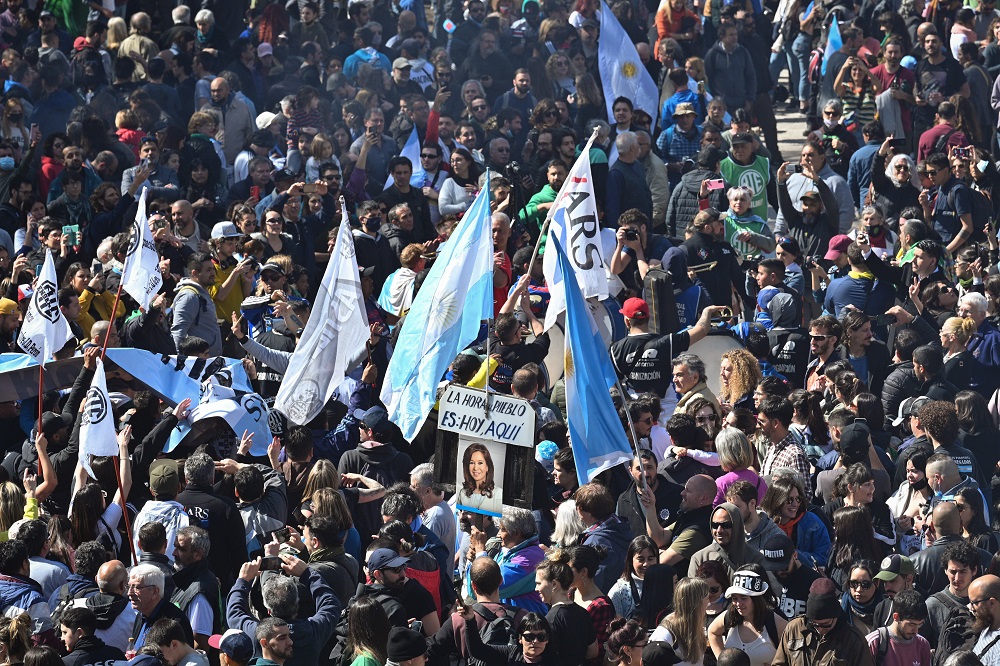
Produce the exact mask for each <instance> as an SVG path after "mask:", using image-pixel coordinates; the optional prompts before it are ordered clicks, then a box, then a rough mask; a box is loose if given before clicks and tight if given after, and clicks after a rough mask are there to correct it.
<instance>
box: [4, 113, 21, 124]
mask: <svg viewBox="0 0 1000 666" xmlns="http://www.w3.org/2000/svg"><path fill="white" fill-rule="evenodd" d="M7 117H8V118H10V122H12V123H19V122H21V119H22V118H24V114H21V113H12V114H10V115H9V116H7Z"/></svg>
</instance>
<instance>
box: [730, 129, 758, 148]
mask: <svg viewBox="0 0 1000 666" xmlns="http://www.w3.org/2000/svg"><path fill="white" fill-rule="evenodd" d="M741 143H753V137H752V136H750V134H749V133H747V132H739V133H737V134H734V135H733V136H732V137H730V139H729V145H730V146H738V145H740V144H741Z"/></svg>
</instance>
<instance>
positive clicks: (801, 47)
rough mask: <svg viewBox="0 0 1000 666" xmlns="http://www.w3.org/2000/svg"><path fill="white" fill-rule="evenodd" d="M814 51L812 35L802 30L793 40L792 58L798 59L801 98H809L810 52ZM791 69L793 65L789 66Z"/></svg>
mask: <svg viewBox="0 0 1000 666" xmlns="http://www.w3.org/2000/svg"><path fill="white" fill-rule="evenodd" d="M811 52H812V35H807V34H805V33H804V32H800V33H799V34H798V36H796V37H795V41H794V42H792V56H791V57H789V60H791V59H792V58H795V59H797V60H798V61H799V62H798V70H799V95H798V97H799V99H800V100H807V99H809V54H810V53H811ZM789 69H791V67H789Z"/></svg>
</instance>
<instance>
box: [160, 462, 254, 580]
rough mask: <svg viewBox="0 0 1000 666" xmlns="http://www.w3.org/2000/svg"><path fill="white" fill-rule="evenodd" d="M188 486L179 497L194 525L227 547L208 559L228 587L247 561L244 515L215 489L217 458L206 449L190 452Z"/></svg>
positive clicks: (214, 551)
mask: <svg viewBox="0 0 1000 666" xmlns="http://www.w3.org/2000/svg"><path fill="white" fill-rule="evenodd" d="M184 480H185V486H184V490H183V491H182V492H181V493H180V494H179V495H178V496H177V501H178V502H180V503H181V504H183V505H184V510H185V511H186V512H187V515H188V521H189V523H190V524H191V525H194V526H196V527H200V528H202V529H205V530H207V531H208V538H209V540H210V541H211V542H213V543H216V544H225V547H218V548H212V549H210V550H208V552H207V555H208V562H209V565H210V566H211V569H212V572H213V573H214V574H215V575H216V576H218V578H219V585H220V586H221V587H222V589H226V590H228V589H229V588H230V587H232V586H233V583H234V582H236V577H237V576H238V575H239V573H240V566H242V565H243V563H244V562H246V561H247V551H246V548H245V547H244V548H240V547H239V545H234V544H240V543H243V542H245V541H246V538H245V531H244V525H243V518H242V517H241V516H240V510H239V508H237V506H236V503H235V502H233V501H232V500H231V499H229V498H228V497H225V496H223V495H220V494H218V493H216V492H215V490H214V489H213V487H212V486H213V484H214V483H215V461H214V460H212V458H211V457H210V456H209V455H208V454H207V453H204V452H203V451H199V452H197V453H193V454H192V455H190V456H188V459H187V460H186V461H185V463H184Z"/></svg>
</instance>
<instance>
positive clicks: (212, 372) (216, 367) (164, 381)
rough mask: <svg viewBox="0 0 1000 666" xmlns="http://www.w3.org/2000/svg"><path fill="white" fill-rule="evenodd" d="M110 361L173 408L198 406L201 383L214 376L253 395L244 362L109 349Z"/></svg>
mask: <svg viewBox="0 0 1000 666" xmlns="http://www.w3.org/2000/svg"><path fill="white" fill-rule="evenodd" d="M108 359H110V360H111V361H114V363H115V364H116V365H118V366H119V367H120V368H121V369H122V370H124V371H125V372H127V373H128V374H130V375H132V376H133V377H135V378H136V379H138V380H139V381H140V382H142V383H143V384H145V385H146V386H148V387H149V389H150V390H151V391H153V393H156V394H157V395H158V396H159V397H161V398H163V399H164V400H165V401H166V402H167V403H168V404H170V405H173V406H176V405H177V403H179V402H180V401H181V400H183V399H184V398H190V399H191V402H192V403H194V404H197V403H198V402H199V401H200V400H201V397H202V382H204V381H205V380H207V379H209V378H210V377H212V376H216V377H217V378H218V380H219V382H220V383H221V384H224V385H228V386H230V387H231V388H233V389H234V390H236V391H242V392H250V391H253V386H251V385H250V380H249V378H248V377H247V373H246V370H244V369H243V363H242V361H240V360H237V359H234V358H226V357H224V356H217V357H215V358H210V359H204V358H198V357H195V356H161V355H159V354H154V353H152V352H148V351H146V350H145V349H132V348H122V349H109V350H108Z"/></svg>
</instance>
